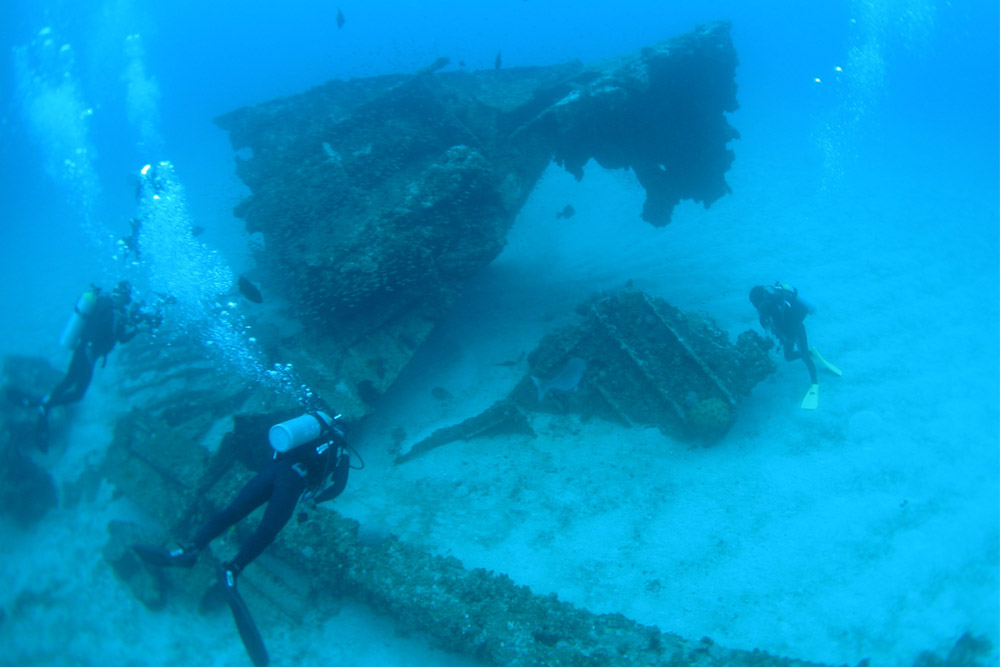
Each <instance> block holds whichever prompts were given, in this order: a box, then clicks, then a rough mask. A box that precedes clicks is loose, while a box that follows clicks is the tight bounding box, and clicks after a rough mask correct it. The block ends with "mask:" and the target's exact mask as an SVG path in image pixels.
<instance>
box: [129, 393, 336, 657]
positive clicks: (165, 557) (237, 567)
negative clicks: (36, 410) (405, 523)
mask: <svg viewBox="0 0 1000 667" xmlns="http://www.w3.org/2000/svg"><path fill="white" fill-rule="evenodd" d="M313 419H315V423H311V421H312V420H313ZM300 420H305V421H306V422H309V423H311V426H312V427H313V428H314V429H315V427H316V426H317V425H318V426H319V428H318V429H316V430H315V432H316V433H318V435H315V436H314V437H313V436H309V437H306V436H302V437H299V436H296V437H295V439H293V441H292V442H291V443H290V444H289V448H287V449H286V448H285V447H279V446H278V445H277V444H276V441H275V438H274V434H273V431H274V429H275V428H278V427H277V426H276V427H274V428H272V434H271V438H270V439H271V444H272V445H273V446H275V448H276V450H284V451H275V454H274V459H273V460H272V461H271V462H270V463H268V464H267V465H266V466H265V467H264V469H263V470H261V471H260V472H259V473H257V476H256V477H254V478H253V479H251V480H250V481H249V482H248V483H247V485H246V486H244V487H243V489H242V490H241V491H240V492H239V493H238V494H236V498H234V499H233V502H231V503H230V504H229V507H227V508H226V509H224V510H222V511H221V512H219V513H218V514H216V515H215V516H213V517H212V518H211V519H209V520H208V523H206V524H205V525H204V526H202V528H201V530H199V531H198V534H197V535H195V538H194V542H192V543H191V544H190V545H188V546H185V547H183V548H181V549H176V550H174V551H166V550H163V549H156V548H154V547H148V546H144V545H138V544H137V545H132V550H133V551H135V553H136V554H137V555H138V556H139V557H141V558H142V559H143V560H145V561H146V562H148V563H151V564H153V565H159V566H180V567H193V566H194V564H195V561H196V560H198V554H199V553H201V551H202V550H203V549H204V548H205V547H207V546H208V543H209V542H211V541H212V540H213V539H215V538H216V537H218V536H219V535H221V534H222V532H223V531H224V530H226V528H228V527H229V526H231V525H233V524H234V523H236V522H237V521H240V520H241V519H243V518H244V517H246V516H247V515H248V514H250V512H252V511H254V510H255V509H257V508H258V507H260V506H261V505H263V504H264V503H267V508H266V509H265V510H264V517H263V518H262V519H261V520H260V523H259V524H257V528H256V530H254V532H253V534H252V535H251V536H250V537H249V538H248V539H247V541H246V542H244V543H243V545H242V547H241V548H240V550H239V552H238V553H237V554H236V557H235V558H233V559H232V560H231V561H228V562H226V563H223V564H222V571H221V572H220V583H221V585H222V590H223V593H224V595H225V598H226V602H227V603H228V604H229V607H230V609H231V611H232V612H233V620H234V621H235V622H236V628H237V630H238V631H239V633H240V638H241V639H242V640H243V645H244V646H245V647H246V650H247V654H248V655H249V656H250V659H251V660H252V661H253V663H254V665H255V666H256V667H265V665H267V664H268V663H269V660H270V659H269V657H268V654H267V649H266V648H265V646H264V641H263V639H262V638H261V636H260V632H259V631H258V630H257V625H256V624H255V623H254V621H253V618H252V617H251V615H250V611H249V609H247V606H246V603H244V602H243V598H242V597H241V596H240V594H239V592H238V591H237V590H236V577H237V576H239V574H240V572H242V571H243V569H244V568H245V567H246V566H247V565H249V564H250V563H251V561H253V559H255V558H256V557H257V556H259V555H260V554H261V552H262V551H264V549H266V548H267V547H268V545H270V544H271V542H273V541H274V539H275V538H276V537H277V536H278V533H279V532H280V531H281V529H282V528H284V526H285V524H286V523H288V520H289V519H291V518H292V513H293V512H294V511H295V505H296V504H297V503H298V501H299V498H300V497H302V496H303V494H305V493H307V492H308V493H309V494H312V498H313V499H314V500H315V502H317V503H321V502H325V501H327V500H332V499H334V498H336V497H337V496H339V495H340V494H341V492H343V490H344V488H345V487H346V486H347V475H348V472H349V471H350V469H351V459H350V456H349V455H348V453H347V441H346V440H345V438H344V428H343V426H342V425H341V423H340V422H339V421H337V419H336V418H333V419H330V418H329V417H327V415H326V413H322V412H316V413H308V414H307V415H304V416H303V417H300V418H299V419H298V420H292V421H300ZM290 423H291V422H285V424H290ZM302 441H304V442H302ZM300 442H301V444H300ZM329 477H332V483H331V484H330V485H329V486H328V487H327V488H326V489H325V490H321V489H322V486H323V485H324V484H325V483H326V481H327V478H329Z"/></svg>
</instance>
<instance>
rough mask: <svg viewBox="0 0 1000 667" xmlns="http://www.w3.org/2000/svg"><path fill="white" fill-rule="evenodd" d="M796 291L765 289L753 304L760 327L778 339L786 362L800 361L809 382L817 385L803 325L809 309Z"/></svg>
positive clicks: (779, 288)
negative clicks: (806, 372)
mask: <svg viewBox="0 0 1000 667" xmlns="http://www.w3.org/2000/svg"><path fill="white" fill-rule="evenodd" d="M798 296H799V292H798V290H787V289H784V288H782V287H774V288H765V289H764V290H763V296H762V298H761V299H760V301H759V302H758V303H754V305H755V307H756V308H757V313H758V314H759V315H760V326H762V327H763V328H764V329H765V330H766V331H770V332H771V333H773V334H774V335H775V336H777V338H778V342H779V343H780V344H781V348H782V350H783V351H784V354H785V361H794V360H795V359H801V360H802V361H803V362H804V363H805V365H806V368H808V369H809V378H810V379H811V380H812V383H813V384H817V382H818V381H817V379H816V364H814V363H813V360H812V354H811V353H810V352H809V340H808V338H806V327H805V324H803V321H804V320H805V319H806V315H808V314H809V308H808V307H807V306H806V305H805V304H804V303H802V302H801V301H800V300H799V298H798Z"/></svg>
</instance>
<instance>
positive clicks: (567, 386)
mask: <svg viewBox="0 0 1000 667" xmlns="http://www.w3.org/2000/svg"><path fill="white" fill-rule="evenodd" d="M586 369H587V362H586V361H584V360H583V359H581V358H580V357H571V358H570V360H569V361H567V362H566V365H565V366H564V367H563V369H562V370H561V371H559V374H558V375H556V376H555V377H554V378H552V379H551V380H547V381H546V380H541V379H539V378H536V377H535V376H534V375H532V376H531V381H532V382H534V383H535V388H536V389H538V402H539V403H541V402H542V401H543V400H545V396H546V395H547V394H548V393H549V392H550V391H575V390H576V388H577V387H578V386H580V380H581V379H582V378H583V372H584V371H585V370H586Z"/></svg>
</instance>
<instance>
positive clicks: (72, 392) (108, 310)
mask: <svg viewBox="0 0 1000 667" xmlns="http://www.w3.org/2000/svg"><path fill="white" fill-rule="evenodd" d="M131 303H132V286H131V285H129V283H128V282H125V281H122V282H120V283H118V285H117V287H115V289H114V291H113V292H112V293H111V296H106V295H103V294H98V296H97V301H96V303H95V304H94V308H93V310H92V311H91V312H90V313H89V314H88V315H86V322H85V324H84V326H83V332H82V333H81V335H80V342H79V343H77V345H76V348H75V349H74V350H73V358H72V359H71V360H70V362H69V368H68V369H67V371H66V376H65V377H64V378H63V379H62V380H61V381H60V382H59V384H57V385H56V386H55V388H53V389H52V391H51V392H49V393H48V395H46V396H44V397H43V398H42V399H41V401H40V402H39V404H40V406H41V407H42V412H43V414H44V413H46V412H47V411H48V410H49V409H50V408H52V407H54V406H57V405H68V404H70V403H76V402H77V401H79V400H80V399H82V398H83V395H84V394H85V393H87V388H88V387H90V381H91V379H93V377H94V364H96V363H97V360H98V359H102V363H101V368H104V366H105V365H106V364H107V363H108V354H109V353H110V352H111V350H113V349H114V347H115V345H116V344H118V343H127V342H129V341H130V340H132V339H133V338H135V336H136V334H138V333H139V329H138V325H139V321H138V320H137V319H136V318H135V316H134V314H132V313H130V312H129V311H128V306H129V304H131Z"/></svg>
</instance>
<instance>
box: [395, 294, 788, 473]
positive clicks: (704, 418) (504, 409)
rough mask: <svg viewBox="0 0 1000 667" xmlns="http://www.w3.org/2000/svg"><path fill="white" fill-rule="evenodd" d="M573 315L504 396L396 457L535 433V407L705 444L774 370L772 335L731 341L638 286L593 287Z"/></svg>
mask: <svg viewBox="0 0 1000 667" xmlns="http://www.w3.org/2000/svg"><path fill="white" fill-rule="evenodd" d="M577 312H578V314H579V315H580V318H581V320H580V322H579V323H578V324H575V325H570V326H566V327H563V328H561V329H559V330H557V331H554V332H552V333H550V334H548V335H547V336H545V337H544V338H543V339H542V341H541V342H540V343H539V345H538V347H537V348H535V349H534V350H533V351H532V352H531V354H529V355H528V363H529V364H530V366H531V368H532V373H533V374H529V375H526V376H525V377H524V378H522V379H521V381H520V382H519V383H518V384H517V386H515V387H514V389H512V390H511V392H510V394H509V395H508V396H506V397H505V398H503V399H501V400H499V401H497V402H496V403H495V404H493V405H492V406H490V407H489V408H487V409H486V410H485V411H484V412H483V413H482V414H479V415H476V416H474V417H470V418H469V419H467V420H465V421H463V422H462V423H460V424H456V425H454V426H449V427H445V428H442V429H438V430H437V431H435V432H434V433H432V434H431V435H430V436H428V437H427V438H424V439H423V440H421V441H420V442H417V443H415V444H413V445H412V446H411V447H409V448H407V449H406V451H405V452H401V453H400V454H399V455H398V456H397V457H396V462H397V463H403V462H404V461H407V460H409V459H411V458H413V457H414V456H417V455H418V454H421V453H423V452H426V451H428V450H430V449H433V448H435V447H439V446H441V445H444V444H447V443H449V442H452V441H454V440H468V439H470V438H474V437H480V436H484V435H496V434H498V433H522V434H526V435H529V436H534V431H533V430H532V428H531V425H530V421H529V419H528V417H527V413H531V412H556V413H561V414H562V413H568V412H573V413H577V414H580V415H582V416H583V417H585V418H587V417H591V416H599V417H602V418H604V419H607V420H609V421H615V422H619V423H622V424H624V425H626V426H633V425H636V424H639V425H643V426H653V427H656V428H658V429H660V430H661V431H663V432H664V433H665V434H666V435H669V436H672V437H675V438H678V439H680V440H687V441H692V442H699V443H706V444H707V443H711V442H714V441H716V440H718V439H719V438H721V437H722V436H723V435H725V433H726V431H728V430H729V427H730V426H732V424H733V422H734V421H735V420H736V413H737V406H738V403H739V400H740V398H742V397H743V396H746V395H748V394H749V393H750V389H751V388H752V387H753V386H754V385H755V384H757V383H758V382H760V381H761V380H763V379H764V378H765V377H767V375H769V374H770V373H772V372H773V371H774V362H773V361H771V359H770V357H768V353H767V352H768V350H769V349H770V348H771V347H772V346H773V343H772V342H771V341H770V340H769V339H766V338H764V337H763V336H761V335H760V334H758V333H756V332H754V331H744V332H743V333H742V334H740V336H739V338H738V339H737V341H736V344H735V345H732V344H730V343H729V337H728V335H727V334H726V333H725V332H723V331H721V330H720V329H719V328H718V327H717V326H716V325H715V324H714V323H713V322H712V321H711V320H709V319H707V318H705V317H702V316H698V315H693V314H690V313H685V312H683V311H681V310H679V309H677V308H674V307H673V306H671V305H670V304H668V303H667V302H666V301H664V300H663V299H659V298H657V297H653V296H650V295H648V294H644V293H642V292H639V291H637V290H631V289H626V290H622V291H620V292H613V293H609V294H596V295H594V296H592V297H591V298H590V299H588V300H587V301H586V302H584V303H582V304H580V306H579V307H578V308H577ZM567 376H569V377H567ZM543 378H553V380H551V381H546V380H544V379H543Z"/></svg>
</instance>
